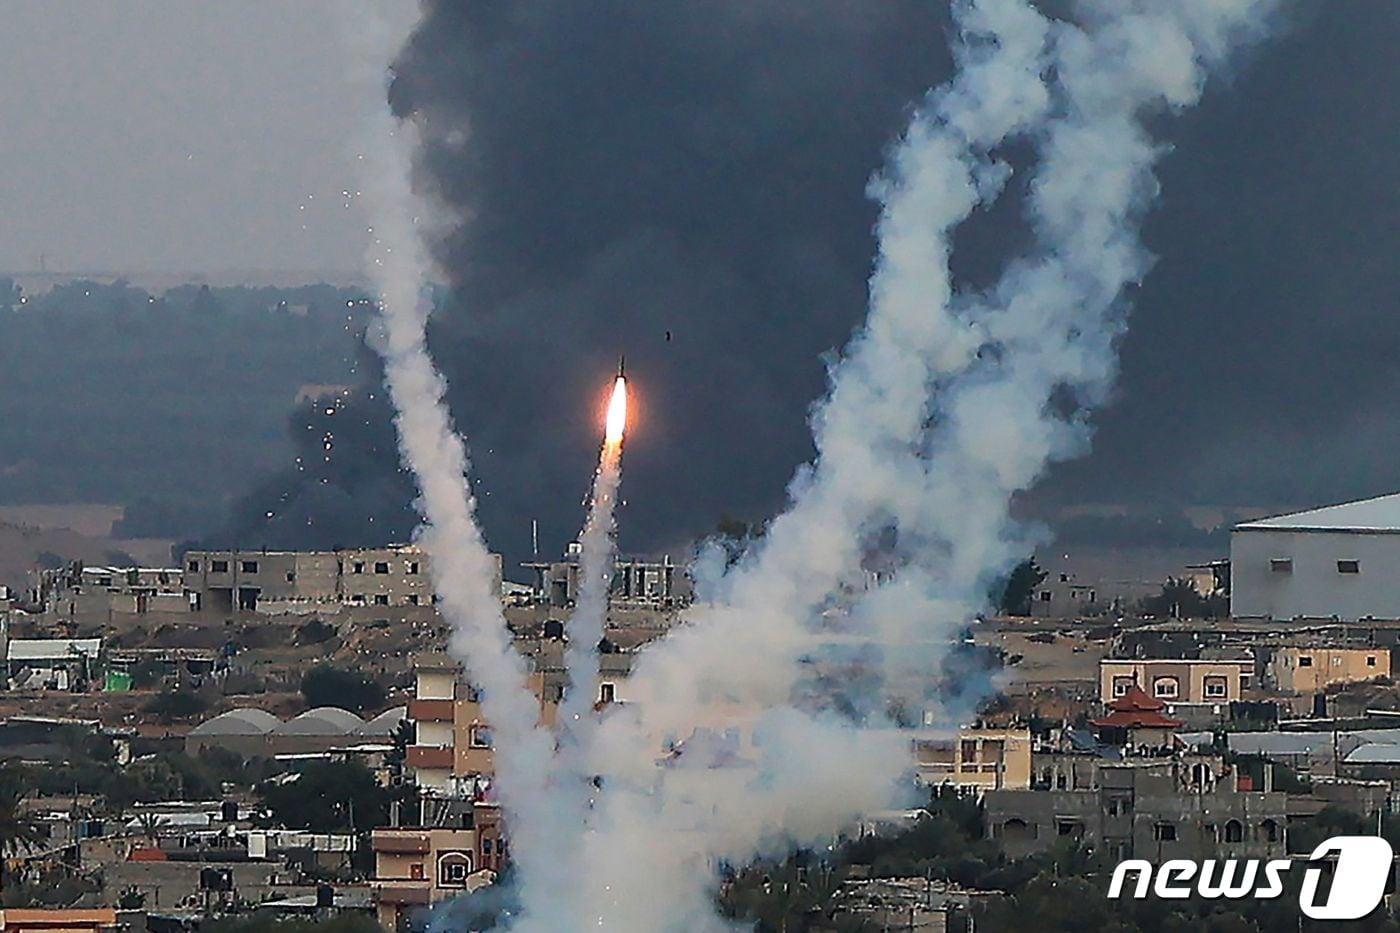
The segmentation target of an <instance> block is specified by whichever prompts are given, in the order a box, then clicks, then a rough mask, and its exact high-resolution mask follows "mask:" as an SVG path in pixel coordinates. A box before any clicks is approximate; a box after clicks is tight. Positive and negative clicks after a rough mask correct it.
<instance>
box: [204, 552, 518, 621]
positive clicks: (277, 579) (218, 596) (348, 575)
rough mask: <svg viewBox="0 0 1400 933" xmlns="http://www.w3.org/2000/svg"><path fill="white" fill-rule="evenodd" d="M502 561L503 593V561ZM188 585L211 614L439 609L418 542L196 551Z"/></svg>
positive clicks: (497, 577)
mask: <svg viewBox="0 0 1400 933" xmlns="http://www.w3.org/2000/svg"><path fill="white" fill-rule="evenodd" d="M494 557H495V562H496V573H495V584H496V592H497V593H498V594H499V593H500V588H501V559H500V556H499V555H494ZM182 579H183V587H184V589H185V591H186V592H188V593H189V594H190V595H189V600H190V604H191V606H192V608H194V609H197V610H207V611H210V612H235V611H239V612H272V613H277V612H306V611H312V610H315V609H318V608H322V607H326V606H397V607H413V606H431V605H432V604H433V590H432V584H431V582H430V580H431V578H430V575H429V558H428V555H427V554H426V553H425V552H424V551H423V550H422V548H420V547H418V546H417V545H415V544H394V545H388V546H386V547H379V548H351V549H346V550H338V551H239V550H225V551H189V552H187V553H186V554H185V559H184V567H183V570H182Z"/></svg>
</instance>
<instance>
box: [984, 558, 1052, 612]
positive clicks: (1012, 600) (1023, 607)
mask: <svg viewBox="0 0 1400 933" xmlns="http://www.w3.org/2000/svg"><path fill="white" fill-rule="evenodd" d="M1047 576H1049V574H1047V573H1046V572H1045V571H1044V570H1042V569H1041V567H1040V565H1039V564H1037V563H1036V562H1035V558H1034V557H1028V558H1026V559H1025V560H1023V561H1021V562H1020V563H1019V564H1017V565H1016V568H1015V569H1014V570H1012V571H1011V573H1010V575H1008V576H1007V578H1006V583H1005V584H1004V585H1003V586H1002V588H1001V594H1000V595H999V596H998V597H997V598H996V600H995V602H996V607H997V611H998V612H1000V613H1001V614H1002V615H1004V616H1028V615H1030V614H1031V599H1032V597H1034V596H1035V588H1036V587H1038V586H1040V584H1042V583H1044V582H1045V578H1046V577H1047Z"/></svg>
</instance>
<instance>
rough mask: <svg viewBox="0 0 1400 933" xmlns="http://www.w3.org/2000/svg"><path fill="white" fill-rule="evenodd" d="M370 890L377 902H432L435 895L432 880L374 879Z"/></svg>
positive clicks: (417, 903)
mask: <svg viewBox="0 0 1400 933" xmlns="http://www.w3.org/2000/svg"><path fill="white" fill-rule="evenodd" d="M370 890H371V891H372V892H373V894H374V902H375V903H376V904H405V905H420V904H428V903H431V901H432V897H433V887H432V882H431V881H426V880H424V881H410V880H408V879H406V878H405V879H394V880H392V881H373V882H371V883H370Z"/></svg>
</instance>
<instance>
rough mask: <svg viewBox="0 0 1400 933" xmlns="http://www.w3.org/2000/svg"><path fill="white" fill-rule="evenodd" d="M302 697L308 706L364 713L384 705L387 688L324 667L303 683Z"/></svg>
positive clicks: (365, 679) (348, 673)
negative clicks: (334, 707) (337, 708)
mask: <svg viewBox="0 0 1400 933" xmlns="http://www.w3.org/2000/svg"><path fill="white" fill-rule="evenodd" d="M301 695H302V697H303V698H304V699H305V700H306V705H307V706H312V707H314V706H336V707H339V708H340V709H345V710H349V711H350V712H352V713H363V712H364V711H365V710H368V709H375V708H378V707H380V706H383V705H384V688H383V687H381V686H380V685H379V683H378V682H377V681H374V680H371V679H370V678H368V677H365V676H364V675H363V674H358V673H356V672H354V671H346V670H342V669H340V668H338V667H331V666H330V665H329V664H321V665H318V666H316V667H313V668H312V669H311V670H309V671H307V672H306V674H305V676H303V677H302V679H301Z"/></svg>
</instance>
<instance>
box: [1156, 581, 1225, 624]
mask: <svg viewBox="0 0 1400 933" xmlns="http://www.w3.org/2000/svg"><path fill="white" fill-rule="evenodd" d="M1141 607H1142V610H1143V612H1145V613H1147V614H1148V615H1154V616H1161V617H1163V618H1169V619H1220V618H1224V617H1225V616H1227V615H1229V614H1230V604H1229V601H1228V600H1226V599H1225V598H1224V597H1223V596H1202V595H1201V594H1200V593H1199V592H1198V591H1197V590H1196V584H1195V583H1194V582H1193V581H1191V580H1187V579H1183V578H1181V577H1170V578H1168V580H1167V582H1166V583H1164V584H1162V589H1161V591H1160V592H1158V593H1157V594H1155V595H1153V596H1148V597H1146V598H1144V599H1143V600H1142V604H1141Z"/></svg>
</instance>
